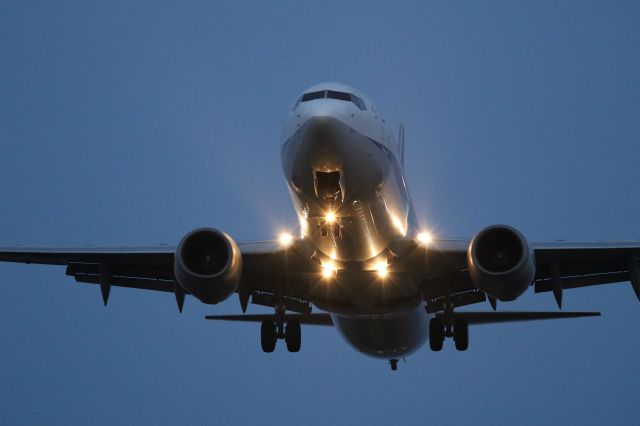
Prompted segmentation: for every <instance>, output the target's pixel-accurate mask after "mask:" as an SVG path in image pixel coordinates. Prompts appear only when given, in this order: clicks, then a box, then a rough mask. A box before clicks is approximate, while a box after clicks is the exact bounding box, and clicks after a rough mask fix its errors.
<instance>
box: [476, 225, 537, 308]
mask: <svg viewBox="0 0 640 426" xmlns="http://www.w3.org/2000/svg"><path fill="white" fill-rule="evenodd" d="M467 264H468V266H469V275H470V276H471V280H472V281H473V283H474V284H475V285H476V286H477V287H478V288H479V289H480V290H482V291H484V292H485V293H487V294H488V295H489V296H492V297H495V298H496V299H498V300H502V301H508V300H515V299H517V298H518V296H520V295H521V294H522V293H524V292H525V291H526V290H527V288H528V287H529V285H531V283H532V282H533V279H534V277H535V274H536V264H535V261H534V257H533V250H532V249H531V247H530V246H529V243H527V240H526V239H525V238H524V236H523V235H522V234H521V233H520V232H518V231H517V230H516V229H514V228H512V227H510V226H506V225H493V226H489V227H487V228H484V229H483V230H482V231H480V232H478V233H477V234H476V236H475V237H473V240H471V243H470V244H469V249H468V251H467Z"/></svg>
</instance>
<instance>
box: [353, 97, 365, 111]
mask: <svg viewBox="0 0 640 426" xmlns="http://www.w3.org/2000/svg"><path fill="white" fill-rule="evenodd" d="M351 102H353V103H354V104H356V106H357V107H358V108H360V109H361V110H362V111H364V110H365V109H367V107H366V106H365V104H364V101H363V100H362V99H360V98H359V97H357V96H356V95H351Z"/></svg>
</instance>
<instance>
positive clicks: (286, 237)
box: [278, 232, 293, 247]
mask: <svg viewBox="0 0 640 426" xmlns="http://www.w3.org/2000/svg"><path fill="white" fill-rule="evenodd" d="M278 241H280V245H281V246H282V247H289V246H290V245H291V243H293V235H291V234H289V233H288V232H283V233H282V234H280V236H279V237H278Z"/></svg>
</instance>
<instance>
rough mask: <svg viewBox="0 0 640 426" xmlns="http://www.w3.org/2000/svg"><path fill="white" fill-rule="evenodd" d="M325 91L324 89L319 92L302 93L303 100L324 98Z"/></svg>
mask: <svg viewBox="0 0 640 426" xmlns="http://www.w3.org/2000/svg"><path fill="white" fill-rule="evenodd" d="M324 93H325V92H324V90H321V91H319V92H311V93H305V94H304V95H302V99H301V102H307V101H312V100H314V99H322V98H324V96H325V95H324Z"/></svg>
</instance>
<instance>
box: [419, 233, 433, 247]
mask: <svg viewBox="0 0 640 426" xmlns="http://www.w3.org/2000/svg"><path fill="white" fill-rule="evenodd" d="M416 239H417V240H418V242H419V243H420V244H421V245H423V246H428V245H429V244H430V243H431V241H432V240H433V237H431V234H430V233H428V232H421V233H419V234H418V235H417V237H416Z"/></svg>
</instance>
